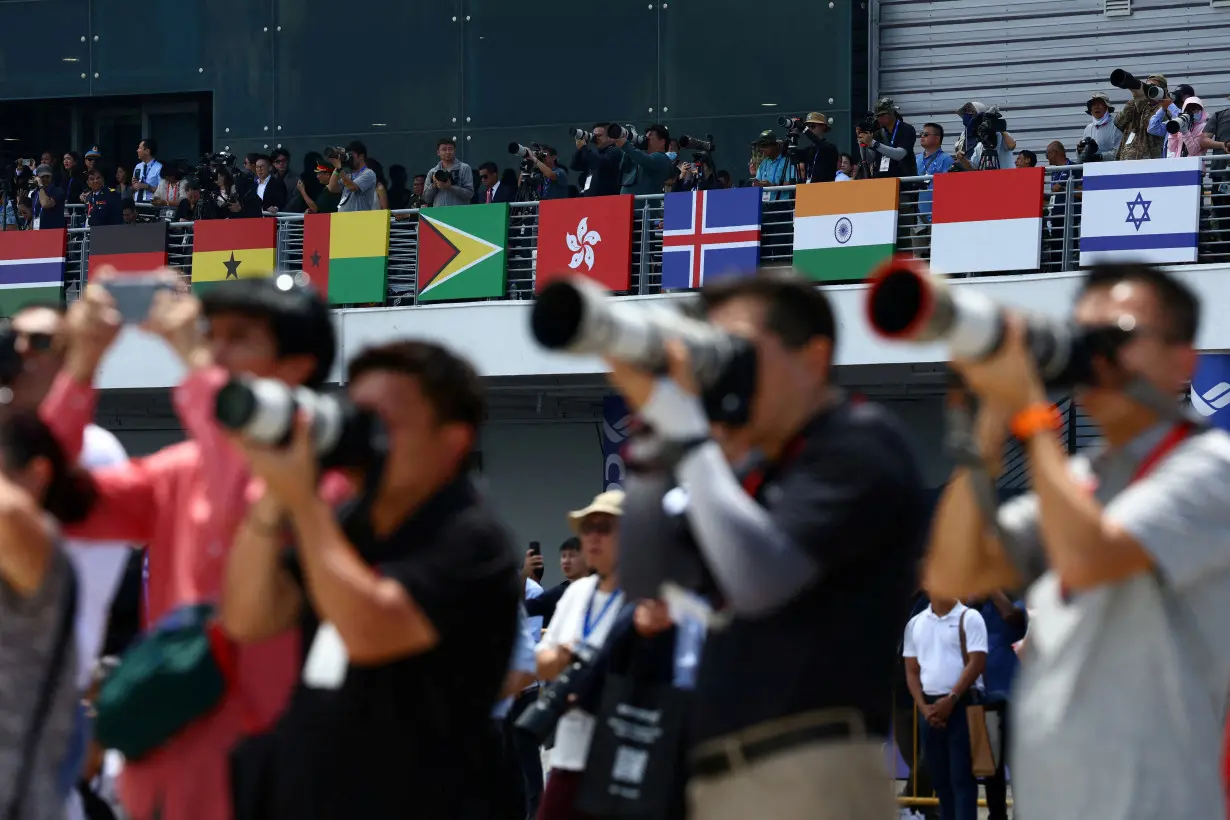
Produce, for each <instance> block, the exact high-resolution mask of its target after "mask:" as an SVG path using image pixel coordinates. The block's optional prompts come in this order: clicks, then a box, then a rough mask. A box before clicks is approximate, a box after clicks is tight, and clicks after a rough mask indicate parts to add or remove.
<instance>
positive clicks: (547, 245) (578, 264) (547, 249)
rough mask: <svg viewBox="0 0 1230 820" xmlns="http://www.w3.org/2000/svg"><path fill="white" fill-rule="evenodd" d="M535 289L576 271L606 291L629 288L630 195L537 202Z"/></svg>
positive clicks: (571, 274)
mask: <svg viewBox="0 0 1230 820" xmlns="http://www.w3.org/2000/svg"><path fill="white" fill-rule="evenodd" d="M536 270H537V275H536V276H535V282H534V289H535V290H542V288H543V286H544V285H546V284H547V283H548V282H551V281H553V280H555V279H560V278H563V277H568V276H576V275H577V274H580V275H582V276H587V277H589V278H590V279H593V280H594V281H595V282H597V283H598V284H600V285H602V286H603V287H604V288H606V289H607V290H609V291H613V292H616V293H618V292H620V291H626V290H630V289H631V287H632V195H631V194H625V195H622V196H587V197H579V198H575V199H544V200H543V201H542V202H539V203H538V265H537V269H536Z"/></svg>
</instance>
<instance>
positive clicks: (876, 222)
mask: <svg viewBox="0 0 1230 820" xmlns="http://www.w3.org/2000/svg"><path fill="white" fill-rule="evenodd" d="M900 186H901V183H900V181H899V180H897V179H896V178H887V179H867V180H856V181H854V182H822V183H818V184H813V185H800V186H799V188H798V192H797V195H796V199H795V207H794V266H795V268H796V269H797V270H799V271H800V272H801V273H803V274H804V275H806V276H807V277H808V278H810V279H813V280H815V281H817V282H849V281H857V280H861V279H865V278H866V277H867V274H868V273H869V272H870V271H871V270H872V269H873V268H874V267H875V266H876V265H878V264H879V263H880V262H883V261H884V260H885V259H888V258H889V257H890V256H892V255H893V248H894V246H895V245H896V241H897V198H898V193H899V191H900Z"/></svg>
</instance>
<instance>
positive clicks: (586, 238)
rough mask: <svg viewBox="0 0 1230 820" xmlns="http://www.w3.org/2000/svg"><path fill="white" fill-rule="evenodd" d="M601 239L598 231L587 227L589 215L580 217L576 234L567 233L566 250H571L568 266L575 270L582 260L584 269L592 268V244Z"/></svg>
mask: <svg viewBox="0 0 1230 820" xmlns="http://www.w3.org/2000/svg"><path fill="white" fill-rule="evenodd" d="M601 241H602V237H601V236H599V235H598V232H597V231H591V230H590V229H589V217H586V218H584V219H582V220H581V224H579V225H577V232H576V234H575V235H574V234H568V250H570V251H572V261H571V262H569V263H568V267H570V268H572V269H573V270H576V269H577V268H579V267H581V263H582V262H584V263H585V269H586V270H593V269H594V245H597V244H598V243H599V242H601Z"/></svg>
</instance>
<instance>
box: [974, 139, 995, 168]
mask: <svg viewBox="0 0 1230 820" xmlns="http://www.w3.org/2000/svg"><path fill="white" fill-rule="evenodd" d="M981 145H982V156H981V157H979V158H978V170H979V171H998V170H999V150H998V148H999V140H996V141H995V144H994V145H989V144H987V143H985V142H983V143H981Z"/></svg>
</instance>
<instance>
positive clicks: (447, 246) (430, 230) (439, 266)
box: [418, 217, 461, 293]
mask: <svg viewBox="0 0 1230 820" xmlns="http://www.w3.org/2000/svg"><path fill="white" fill-rule="evenodd" d="M460 253H461V249H460V248H458V247H457V246H456V245H454V244H453V243H452V242H450V241H449V240H448V237H446V236H445V235H444V234H442V233H440V229H439V228H437V227H436V226H435V225H433V224H431V221H430V220H427V219H423V218H421V217H420V218H419V281H418V290H419V292H420V293H421V292H422V291H424V290H426V288H427V286H428V285H430V284H431V283H432V282H433V281H435V278H436V277H437V276H439V275H440V274H441V273H442V272H443V271H444V269H445V268H447V267H448V263H449V262H452V261H453V260H454V259H456V258H457V255H458V254H460Z"/></svg>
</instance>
